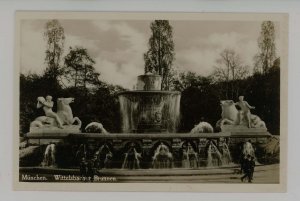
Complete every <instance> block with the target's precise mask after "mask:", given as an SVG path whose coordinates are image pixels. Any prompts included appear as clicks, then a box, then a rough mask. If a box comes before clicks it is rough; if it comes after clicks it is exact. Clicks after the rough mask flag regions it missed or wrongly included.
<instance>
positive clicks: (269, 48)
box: [254, 21, 276, 74]
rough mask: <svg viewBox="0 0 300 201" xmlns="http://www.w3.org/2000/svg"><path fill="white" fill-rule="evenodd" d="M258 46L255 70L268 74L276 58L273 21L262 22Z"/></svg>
mask: <svg viewBox="0 0 300 201" xmlns="http://www.w3.org/2000/svg"><path fill="white" fill-rule="evenodd" d="M258 47H259V53H258V54H257V55H255V57H254V61H255V64H254V72H255V73H262V74H266V73H267V72H268V70H269V69H270V68H271V67H272V66H273V63H274V61H275V59H276V46H275V26H274V23H273V22H272V21H264V22H262V24H261V32H260V36H259V38H258Z"/></svg>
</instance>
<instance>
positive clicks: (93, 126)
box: [84, 122, 108, 134]
mask: <svg viewBox="0 0 300 201" xmlns="http://www.w3.org/2000/svg"><path fill="white" fill-rule="evenodd" d="M84 130H85V132H87V133H103V134H108V132H107V130H106V129H105V128H104V127H103V125H102V124H101V123H98V122H91V123H89V124H88V125H87V126H86V127H85V129H84Z"/></svg>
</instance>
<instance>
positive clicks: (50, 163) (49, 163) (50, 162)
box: [41, 143, 56, 167]
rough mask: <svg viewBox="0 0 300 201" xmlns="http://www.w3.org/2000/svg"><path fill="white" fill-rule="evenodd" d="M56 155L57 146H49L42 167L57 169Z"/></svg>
mask: <svg viewBox="0 0 300 201" xmlns="http://www.w3.org/2000/svg"><path fill="white" fill-rule="evenodd" d="M55 154H56V145H55V144H53V143H51V144H49V145H47V147H46V150H45V153H44V159H43V161H42V163H41V166H42V167H55V166H56V161H55Z"/></svg>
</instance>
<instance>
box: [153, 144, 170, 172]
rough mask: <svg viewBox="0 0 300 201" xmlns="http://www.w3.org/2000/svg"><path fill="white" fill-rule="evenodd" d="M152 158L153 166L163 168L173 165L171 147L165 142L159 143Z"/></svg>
mask: <svg viewBox="0 0 300 201" xmlns="http://www.w3.org/2000/svg"><path fill="white" fill-rule="evenodd" d="M152 158H153V162H152V166H153V168H158V169H162V168H171V167H172V166H173V155H172V153H171V152H170V151H169V148H168V147H167V146H166V145H165V144H163V143H160V145H158V147H157V148H156V150H155V152H154V156H153V157H152Z"/></svg>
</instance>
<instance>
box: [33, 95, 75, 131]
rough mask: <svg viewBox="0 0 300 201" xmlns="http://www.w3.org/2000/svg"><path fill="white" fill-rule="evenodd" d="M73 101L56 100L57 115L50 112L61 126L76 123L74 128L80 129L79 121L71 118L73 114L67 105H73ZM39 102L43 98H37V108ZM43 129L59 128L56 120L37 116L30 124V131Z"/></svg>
mask: <svg viewBox="0 0 300 201" xmlns="http://www.w3.org/2000/svg"><path fill="white" fill-rule="evenodd" d="M74 100H75V99H74V98H58V99H57V113H56V114H55V113H54V112H53V111H51V112H52V114H53V115H55V116H56V115H57V117H58V119H59V120H60V122H61V125H62V126H71V125H73V124H74V123H75V122H76V123H77V124H76V127H78V128H80V127H81V120H80V119H79V118H78V117H73V112H72V109H71V107H70V105H69V104H71V103H73V102H74ZM41 101H45V99H44V98H43V97H38V107H41V105H40V102H41ZM46 115H47V114H46ZM44 127H48V128H50V127H52V128H53V127H59V125H58V122H57V119H56V118H54V117H50V116H39V117H37V118H36V119H35V120H34V121H33V122H31V123H30V131H32V130H34V129H37V128H44Z"/></svg>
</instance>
